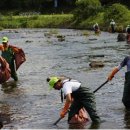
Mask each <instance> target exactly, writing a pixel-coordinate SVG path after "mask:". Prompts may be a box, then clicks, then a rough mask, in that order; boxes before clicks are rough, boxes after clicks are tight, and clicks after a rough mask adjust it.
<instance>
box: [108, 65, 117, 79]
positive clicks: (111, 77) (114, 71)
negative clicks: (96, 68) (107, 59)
mask: <svg viewBox="0 0 130 130" xmlns="http://www.w3.org/2000/svg"><path fill="white" fill-rule="evenodd" d="M118 71H119V70H118V68H117V67H115V68H113V70H112V71H111V73H110V74H109V75H108V80H109V81H110V80H112V79H113V77H114V75H115V74H116V73H117V72H118Z"/></svg>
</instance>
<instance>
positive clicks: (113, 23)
mask: <svg viewBox="0 0 130 130" xmlns="http://www.w3.org/2000/svg"><path fill="white" fill-rule="evenodd" d="M115 25H116V23H115V21H114V20H113V19H112V20H111V22H110V26H111V31H112V33H115Z"/></svg>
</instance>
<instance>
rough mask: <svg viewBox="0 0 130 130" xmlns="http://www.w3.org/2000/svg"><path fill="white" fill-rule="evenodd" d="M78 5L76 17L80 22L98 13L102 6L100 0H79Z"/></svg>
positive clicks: (75, 12)
mask: <svg viewBox="0 0 130 130" xmlns="http://www.w3.org/2000/svg"><path fill="white" fill-rule="evenodd" d="M76 6H77V8H76V9H75V11H74V18H75V19H76V21H77V22H80V21H81V20H84V19H87V18H89V17H90V16H94V15H96V14H97V13H98V12H99V10H100V8H101V3H100V2H99V0H77V1H76Z"/></svg>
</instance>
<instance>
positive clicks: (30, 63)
mask: <svg viewBox="0 0 130 130" xmlns="http://www.w3.org/2000/svg"><path fill="white" fill-rule="evenodd" d="M57 33H58V34H60V35H63V36H65V41H59V40H58V38H57V37H56V35H57ZM87 33H89V34H90V35H88V36H86V35H84V34H87ZM117 35H118V34H117V33H115V34H111V33H107V32H102V33H101V34H100V35H99V36H95V35H93V32H88V31H85V30H84V31H83V30H71V29H18V30H3V31H1V32H0V37H2V36H8V37H9V39H10V44H12V45H16V46H18V47H21V48H23V50H24V51H25V54H26V59H27V60H26V62H25V63H23V64H22V65H21V67H20V68H19V70H18V71H17V73H18V77H19V81H18V82H14V81H13V80H12V79H10V80H9V81H8V82H7V83H6V84H3V85H0V88H1V90H0V113H1V115H0V117H1V120H2V121H3V123H4V127H3V128H5V129H6V128H9V129H68V128H75V129H76V128H85V129H86V128H89V125H84V126H80V127H79V126H76V125H74V126H70V125H68V124H67V116H66V117H65V118H64V119H62V120H61V121H60V122H59V123H58V125H57V126H55V125H53V123H54V122H55V121H56V120H57V119H58V118H59V112H60V109H61V108H62V107H63V104H62V103H61V101H60V92H59V91H56V90H51V91H50V90H49V87H48V84H47V83H46V78H47V77H48V76H52V75H58V76H59V75H65V76H69V77H71V78H74V79H77V80H79V81H81V82H82V84H83V86H86V87H89V88H90V89H91V90H92V91H94V90H95V89H96V88H97V87H99V86H100V85H101V84H102V83H103V82H105V81H106V79H107V76H108V74H109V73H110V71H111V69H112V68H113V67H114V66H116V65H118V64H119V63H120V62H121V61H122V60H123V58H124V57H125V56H126V55H129V54H130V47H129V45H128V44H126V42H117ZM93 60H98V61H102V62H103V64H104V67H101V68H90V66H89V64H90V62H91V61H93ZM125 71H126V68H123V69H122V70H121V71H119V72H118V73H117V74H116V76H115V77H114V78H113V80H112V81H111V82H108V83H107V84H106V85H104V86H103V87H102V88H101V89H100V90H98V91H97V92H96V93H95V96H96V103H97V104H96V105H97V111H98V114H99V116H100V117H101V120H102V123H101V125H100V126H99V127H98V128H100V129H123V128H130V113H129V112H126V110H125V108H124V106H123V104H122V101H121V100H122V94H123V84H124V76H125V73H124V72H125Z"/></svg>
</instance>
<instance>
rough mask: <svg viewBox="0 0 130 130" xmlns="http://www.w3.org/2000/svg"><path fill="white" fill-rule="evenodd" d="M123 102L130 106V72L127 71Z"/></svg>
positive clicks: (127, 106)
mask: <svg viewBox="0 0 130 130" xmlns="http://www.w3.org/2000/svg"><path fill="white" fill-rule="evenodd" d="M122 102H123V104H124V106H125V107H126V108H130V72H126V73H125V83H124V92H123V97H122Z"/></svg>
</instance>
